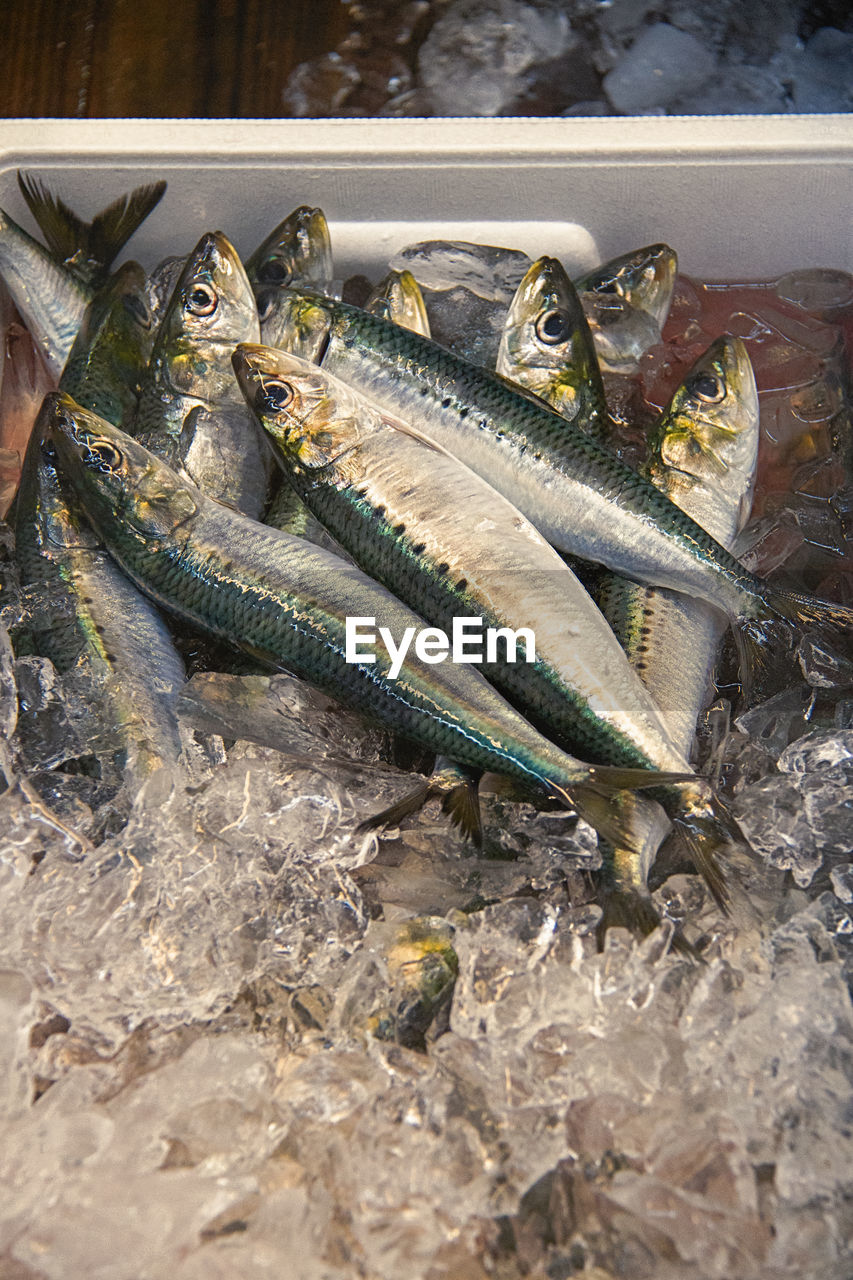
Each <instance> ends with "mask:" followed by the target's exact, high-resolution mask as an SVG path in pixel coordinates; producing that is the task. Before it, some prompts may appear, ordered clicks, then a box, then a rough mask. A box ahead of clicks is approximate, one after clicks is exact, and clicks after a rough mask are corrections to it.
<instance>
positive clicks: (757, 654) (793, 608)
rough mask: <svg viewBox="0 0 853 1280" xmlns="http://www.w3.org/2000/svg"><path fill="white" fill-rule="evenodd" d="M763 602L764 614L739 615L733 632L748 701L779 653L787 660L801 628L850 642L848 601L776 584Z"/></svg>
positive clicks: (852, 627)
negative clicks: (828, 598) (757, 615)
mask: <svg viewBox="0 0 853 1280" xmlns="http://www.w3.org/2000/svg"><path fill="white" fill-rule="evenodd" d="M764 602H765V606H766V611H765V613H764V615H763V617H761V618H741V619H739V620H738V624H737V626H736V627H735V632H734V634H735V641H736V643H737V648H738V660H739V664H740V675H741V685H742V688H743V694H744V698H745V700H746V701H747V702H751V701H752V700H753V698H754V695H755V691H756V690H757V691H758V692H759V693H760V692H762V685H763V684H764V681H765V678H766V676H767V675H768V674H769V673H771V672H772V671H773V670H774V667H775V666H776V665H777V663H778V662H779V660H780V657H781V659H782V660H783V661H785V662H790V655H791V654H792V653H793V651H794V649H795V648H796V646H797V643H798V641H799V640H800V638H801V636H802V635H803V633H804V632H806V631H817V632H819V633H820V634H821V635H824V636H826V635H830V636H847V637H850V643H851V644H853V608H851V607H850V606H849V605H844V604H837V603H835V602H834V601H831V600H821V599H820V598H819V597H818V596H810V595H808V594H807V593H806V592H802V591H782V590H779V589H777V588H775V587H768V588H767V589H766V591H765V593H764Z"/></svg>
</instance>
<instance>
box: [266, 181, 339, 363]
mask: <svg viewBox="0 0 853 1280" xmlns="http://www.w3.org/2000/svg"><path fill="white" fill-rule="evenodd" d="M333 271H334V268H333V265H332V243H331V239H330V237H329V224H328V222H327V221H326V216H325V214H324V213H323V210H322V209H312V208H311V207H310V206H309V205H305V204H303V205H300V206H299V207H298V208H297V209H294V210H293V212H292V213H289V214H288V215H287V217H286V218H285V219H284V221H283V222H280V223H279V224H278V226H277V227H275V228H274V229H273V230H272V231H271V232H270V234H269V235H268V236H267V238H266V239H265V240H264V241H262V243H261V244H260V245H258V247H257V249H256V250H255V252H254V253H253V254H252V255H251V257H249V258H247V259H246V274H247V276H248V277H249V280H250V282H251V285H252V288H253V289H254V291H255V297H256V298H257V300H258V316H259V318H260V322H261V336H262V339H263V341H264V342H265V343H266V344H267V345H268V346H273V347H274V346H276V345H277V343H278V336H279V334H280V332H281V327H282V325H283V324H286V323H287V321H286V313H285V318H282V317H281V316H280V315H279V311H280V307H281V305H282V304H285V305H286V299H283V298H282V296H281V288H282V286H284V285H289V284H306V285H309V286H312V287H314V288H316V289H319V290H320V291H321V292H325V291H326V289H327V288H328V286H329V285H330V284H331V281H332V274H333Z"/></svg>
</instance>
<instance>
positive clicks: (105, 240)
mask: <svg viewBox="0 0 853 1280" xmlns="http://www.w3.org/2000/svg"><path fill="white" fill-rule="evenodd" d="M18 186H19V187H20V189H21V194H22V195H23V197H24V199H25V200H26V202H27V204H28V205H29V208H30V212H31V213H32V215H33V217H34V218H35V220H36V222H37V223H38V225H39V227H40V228H41V231H42V234H43V235H44V238H45V240H46V241H47V245H48V248H49V249H50V250H51V251H52V252H53V253H54V254H55V255H56V257H57V258H59V259H60V261H62V262H69V261H71V260H72V259H75V258H78V259H79V258H83V259H84V260H85V261H87V262H90V263H96V264H97V265H98V266H99V267H101V268H102V269H103V270H104V271H106V270H107V268H108V267H109V266H110V264H111V263H112V261H113V260H114V258H115V257H116V255H117V253H118V252H119V250H120V249H121V248H122V247H123V245H125V244H126V243H127V241H128V240H129V239H130V237H131V236H132V235H133V233H134V231H136V229H137V227H139V226H140V224H141V223H142V222H143V221H144V220H145V218H147V217H148V214H149V213H150V212H151V210H152V209H153V208H154V207H155V205H157V203H158V202H159V201H160V199H161V198H162V196H163V193H164V191H165V190H166V183H165V182H164V181H162V180H161V181H160V182H152V183H148V184H146V185H145V186H142V187H136V189H135V190H133V191H131V192H129V193H128V194H127V195H123V196H119V198H118V199H117V200H114V201H113V202H112V204H109V205H107V207H106V208H105V209H102V210H101V212H100V213H98V214H96V215H95V217H94V218H93V219H92V221H91V222H86V221H85V219H84V218H81V217H80V216H79V214H76V213H75V212H74V210H73V209H70V208H69V207H68V205H67V204H66V203H65V201H64V200H62V199H61V198H60V197H59V196H55V195H54V194H53V193H52V192H51V191H49V190H48V188H47V187H46V186H45V185H44V183H43V182H41V181H40V180H39V179H38V178H33V177H30V176H29V175H28V174H26V173H22V172H21V171H20V170H18Z"/></svg>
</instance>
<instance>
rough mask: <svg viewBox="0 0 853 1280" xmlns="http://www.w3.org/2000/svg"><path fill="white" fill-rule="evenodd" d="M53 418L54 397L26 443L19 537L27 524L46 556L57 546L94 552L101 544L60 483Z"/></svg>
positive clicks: (48, 398) (48, 400) (44, 406)
mask: <svg viewBox="0 0 853 1280" xmlns="http://www.w3.org/2000/svg"><path fill="white" fill-rule="evenodd" d="M51 418H52V407H51V396H50V395H47V396H45V398H44V401H43V402H42V406H41V409H40V410H39V412H38V415H37V417H36V420H35V423H34V425H33V430H32V434H31V436H30V439H29V442H28V444H27V450H26V453H25V455H24V461H23V465H22V468H21V483H20V488H19V490H18V505H17V508H16V532H17V536H18V537H21V529H22V527H23V526H24V525H25V524H26V525H30V526H34V527H35V531H36V538H37V540H38V543H39V546H40V549H41V553H42V554H43V555H45V556H47V557H50V556H51V554H52V551H53V550H54V549H55V548H58V547H64V548H69V547H76V548H81V547H85V548H88V549H90V550H91V549H94V548H96V547H98V546H99V545H100V540H99V539H98V537H97V535H96V534H95V533H93V531H92V530H91V529H90V528H89V527H88V525H87V524H86V522H85V521H84V520H81V519H80V518H79V513H78V510H77V507H76V504H72V503H71V502H69V496H68V494H67V493H66V491H65V489H63V486H62V484H61V482H60V478H59V474H58V472H57V467H56V462H57V459H56V449H55V447H54V445H53V443H52V441H51V440H50V438H49V434H48V433H49V429H50V422H51ZM24 536H26V535H24Z"/></svg>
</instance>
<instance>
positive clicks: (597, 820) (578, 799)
mask: <svg viewBox="0 0 853 1280" xmlns="http://www.w3.org/2000/svg"><path fill="white" fill-rule="evenodd" d="M601 772H602V773H605V774H611V773H612V774H616V775H618V776H619V777H620V778H624V779H625V781H624V782H623V783H622V785H621V786H620V785H619V783H618V782H615V781H614V782H613V783H612V784H611V785H597V784H595V783H593V784H588V783H581V784H580V785H577V786H573V787H572V788H571V793H567V792H565V791H562V790H561V789H559V788H558V789H557V798H558V799H559V800H561V801H562V803H563V804H565V805H567V806H568V807H569V808H573V809H576V810H577V812H578V814H579V815H580V817H582V818H583V819H584V821H585V822H588V823H589V825H590V826H591V827H594V828H595V830H596V831H597V832H598V834H599V835H600V836H603V837H604V839H605V840H608V841H609V842H610V844H612V845H613V847H614V848H616V849H625V848H630V847H631V832H630V829H629V826H628V822H629V819H628V818H626V816H625V815H624V813H623V812H622V810H621V808H620V806H619V805H615V804H614V803H613V795H614V790H616V791H618V790H623V789H628V788H638V787H652V786H654V785H655V782H654V779H656V778H658V777H661V776H663V775H660V774H657V773H655V772H654V771H653V770H651V769H606V768H605V769H602V770H601ZM638 775H645V776H646V778H650V779H652V781H648V782H647V781H637V777H638ZM676 776H677V777H678V779H679V780H680V781H683V780H684V775H682V774H678V775H676ZM689 776H692V775H689Z"/></svg>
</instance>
